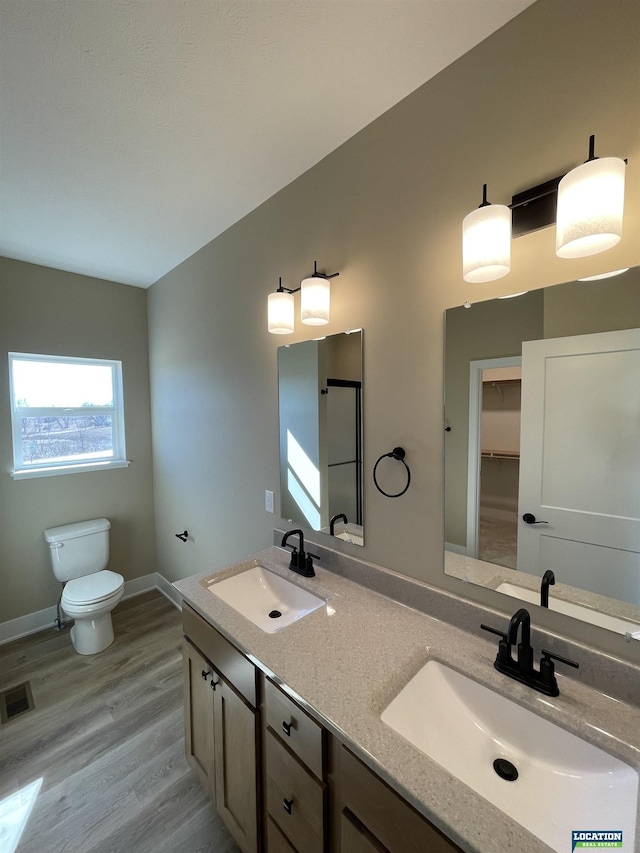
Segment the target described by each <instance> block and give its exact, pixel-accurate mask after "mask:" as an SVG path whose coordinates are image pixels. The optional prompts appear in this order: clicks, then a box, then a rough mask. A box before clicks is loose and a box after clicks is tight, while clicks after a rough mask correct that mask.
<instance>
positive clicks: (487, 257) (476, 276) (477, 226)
mask: <svg viewBox="0 0 640 853" xmlns="http://www.w3.org/2000/svg"><path fill="white" fill-rule="evenodd" d="M510 269H511V211H510V210H509V208H508V207H507V206H506V205H504V204H486V205H483V206H482V207H479V208H478V209H477V210H473V211H472V212H471V213H470V214H469V215H468V216H465V218H464V221H463V223H462V275H463V278H464V280H465V281H470V282H472V283H474V284H481V283H482V282H485V281H495V279H497V278H502V276H503V275H506V274H507V273H508V272H509V270H510Z"/></svg>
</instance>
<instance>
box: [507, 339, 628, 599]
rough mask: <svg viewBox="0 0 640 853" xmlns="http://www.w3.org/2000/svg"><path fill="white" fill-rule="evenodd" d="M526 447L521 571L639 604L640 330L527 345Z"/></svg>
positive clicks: (523, 432) (521, 505) (522, 480)
mask: <svg viewBox="0 0 640 853" xmlns="http://www.w3.org/2000/svg"><path fill="white" fill-rule="evenodd" d="M520 446H521V458H520V488H519V499H518V510H519V515H520V519H519V524H518V569H519V570H520V571H526V572H531V573H532V574H537V575H541V574H542V573H543V572H544V571H545V570H546V569H553V571H554V572H555V574H556V580H557V581H558V582H560V583H567V584H570V585H572V586H577V587H580V588H582V589H587V590H590V591H592V592H595V593H599V594H601V595H607V596H610V597H613V598H619V599H622V600H625V601H628V602H631V603H634V604H640V329H627V330H624V331H619V332H603V333H599V334H593V335H582V336H578V337H570V338H552V339H549V340H541V341H529V342H525V343H524V344H523V349H522V426H521V442H520ZM524 513H531V514H532V515H534V516H535V517H536V520H537V521H538V522H546V523H538V524H526V523H525V522H524V521H523V520H522V516H523V515H524Z"/></svg>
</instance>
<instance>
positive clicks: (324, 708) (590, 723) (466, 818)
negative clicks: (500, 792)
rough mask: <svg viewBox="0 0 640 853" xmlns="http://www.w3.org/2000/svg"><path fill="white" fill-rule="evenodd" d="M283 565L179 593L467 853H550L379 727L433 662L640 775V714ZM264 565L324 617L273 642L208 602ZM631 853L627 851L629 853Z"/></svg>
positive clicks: (193, 582) (182, 587) (639, 843)
mask: <svg viewBox="0 0 640 853" xmlns="http://www.w3.org/2000/svg"><path fill="white" fill-rule="evenodd" d="M288 561H289V553H288V552H285V551H283V550H282V549H280V548H277V547H272V548H268V549H266V550H264V551H261V552H259V553H258V554H255V555H253V556H252V557H251V558H249V559H247V560H246V561H243V562H242V563H238V564H236V565H234V566H231V567H228V568H225V569H221V570H218V571H216V572H211V571H210V572H205V573H203V574H201V575H196V576H193V577H190V578H187V579H185V580H182V581H178V582H176V583H175V584H174V586H175V588H176V589H177V590H178V591H179V592H180V593H181V594H182V596H183V597H184V599H185V600H186V601H187V602H188V603H189V604H190V605H191V606H192V607H193V608H194V609H195V610H197V611H198V612H199V613H200V614H201V615H202V616H203V617H205V618H206V619H207V620H208V621H209V622H210V623H211V624H212V625H214V626H215V627H216V628H217V629H218V630H220V631H221V633H223V634H224V635H225V636H226V637H228V638H229V639H230V640H231V641H232V642H233V643H234V644H235V645H236V646H237V647H238V648H239V649H240V650H241V651H243V652H244V653H245V654H246V655H247V656H248V657H249V658H250V659H251V660H252V661H253V662H254V663H255V664H256V665H257V666H258V667H260V668H261V669H262V670H263V671H264V672H266V673H267V674H268V675H272V676H274V677H275V678H276V680H277V681H278V682H279V683H281V684H282V685H283V688H284V689H285V690H286V691H287V692H289V693H290V695H292V696H293V697H294V698H295V699H297V700H298V701H299V702H300V703H301V704H302V705H303V706H304V707H306V708H307V709H308V710H309V711H310V712H311V713H312V714H313V715H314V716H315V717H316V718H317V719H318V720H319V721H320V722H321V723H322V724H323V725H325V726H326V727H327V728H328V729H329V730H330V731H332V732H333V733H334V734H336V735H338V736H339V737H340V738H341V739H343V740H345V741H346V742H348V744H349V745H350V746H352V748H353V749H354V751H355V752H356V753H358V754H359V755H360V756H361V757H362V758H363V759H364V760H365V761H366V762H367V763H368V764H369V765H370V766H371V767H372V768H373V769H374V770H375V771H377V772H378V773H379V774H380V775H381V776H382V777H383V778H384V779H386V780H387V781H388V782H389V783H390V784H391V786H392V787H394V788H395V789H396V790H398V791H399V793H400V794H401V795H402V796H404V797H405V798H406V799H407V800H408V801H409V802H410V803H412V804H413V805H414V806H415V807H416V808H417V809H418V810H419V811H420V812H421V813H422V814H423V815H425V817H427V818H428V819H429V820H430V821H431V822H432V823H433V824H435V826H437V827H438V828H440V829H441V830H442V831H443V832H444V833H445V835H447V836H448V837H449V838H450V839H451V840H452V841H453V842H454V843H456V844H458V845H459V846H460V847H461V848H462V849H463V850H465V851H468V853H497V851H500V853H543V851H549V850H550V848H549V847H547V845H545V844H543V843H542V842H541V841H540V840H538V839H537V838H536V837H535V836H533V835H531V834H530V833H529V832H527V831H526V830H525V829H523V828H522V827H521V826H520V825H519V824H517V823H515V822H514V821H513V820H511V819H510V818H508V817H507V816H506V815H504V814H503V813H502V812H501V811H499V810H498V809H497V808H495V807H494V806H493V805H491V804H490V803H489V802H487V801H486V800H484V799H483V798H482V797H480V796H478V795H477V794H476V793H475V792H474V791H473V790H471V789H470V788H468V787H467V786H466V785H464V784H463V783H461V782H459V781H458V780H457V779H456V778H454V777H453V776H451V775H450V774H449V773H448V772H447V771H446V770H444V769H443V768H442V767H440V766H439V765H438V764H436V763H435V762H434V761H432V760H431V759H429V758H428V757H427V756H426V755H424V754H423V753H422V752H420V751H419V750H417V749H416V748H415V747H413V746H412V745H411V744H410V743H408V742H407V741H406V740H405V739H404V738H402V737H401V736H400V735H398V734H396V733H395V732H394V731H393V730H392V729H390V728H389V727H388V726H386V725H385V724H384V723H383V722H382V721H381V719H380V715H381V713H382V711H383V710H384V709H385V708H386V706H387V705H388V704H389V702H390V701H391V700H392V699H393V698H394V697H395V696H396V694H397V693H398V692H399V691H400V690H401V689H402V688H403V687H404V686H405V684H406V683H407V682H408V681H409V680H410V679H411V678H412V677H413V676H414V675H415V673H416V672H417V671H418V670H419V669H421V668H422V666H423V665H424V664H425V663H426V662H427V661H428V660H429V659H436V660H440V661H442V662H444V663H447V664H448V665H449V666H451V667H453V668H454V669H458V670H460V671H461V672H463V673H465V674H466V675H469V676H471V677H472V678H474V679H476V680H477V681H479V682H481V683H483V684H485V685H487V686H489V687H491V688H492V689H493V690H495V691H497V692H498V693H501V694H502V695H504V696H507V697H508V698H511V699H513V700H515V701H516V702H518V703H520V704H522V705H523V706H525V707H528V708H530V709H531V710H533V711H535V712H536V713H537V714H539V715H540V716H542V717H545V718H547V719H550V720H552V721H553V722H554V723H556V724H558V725H560V726H562V727H563V728H565V729H568V730H569V731H572V732H574V733H575V734H577V735H578V736H580V737H582V738H583V739H585V740H588V741H589V742H591V743H593V744H594V745H596V746H599V747H601V748H602V749H604V750H606V751H607V752H609V753H610V754H612V755H615V756H616V757H617V758H620V759H621V760H622V761H625V762H626V763H628V764H630V765H632V766H633V767H635V768H638V769H640V708H638V707H637V706H635V705H631V704H627V703H625V702H622V701H620V700H619V699H614V698H611V697H609V696H607V695H605V694H603V693H600V692H598V691H597V690H594V689H593V688H590V687H587V686H585V685H583V684H580V683H579V682H577V681H575V680H573V679H571V678H567V677H563V676H562V674H561V673H558V683H559V686H560V696H559V697H557V698H549V697H546V696H543V695H542V694H539V693H537V692H536V691H534V690H531V689H530V688H528V687H525V686H523V685H520V684H518V683H517V682H515V681H513V680H511V679H509V678H506V677H505V676H503V675H501V674H500V673H498V672H497V671H496V670H495V669H494V668H493V661H494V659H495V654H496V642H494V641H493V639H486V640H485V639H484V638H483V637H480V638H479V637H478V636H474V635H473V634H470V633H467V632H466V631H463V630H461V629H460V628H457V627H453V626H452V625H450V624H447V623H446V622H443V621H441V620H438V619H435V618H433V617H431V616H429V615H426V614H425V613H421V612H419V611H417V610H413V609H412V608H410V607H406V606H404V605H402V604H399V603H397V602H396V601H394V600H392V599H390V598H387V597H385V596H383V595H380V594H378V593H376V592H372V591H371V590H369V589H366V588H365V587H363V586H360V585H358V584H357V583H354V582H353V581H351V580H348V579H346V578H344V577H341V576H340V575H339V574H336V573H334V572H329V571H326V570H324V569H321V568H320V567H318V566H316V577H315V578H311V579H306V578H302V577H299V576H297V575H294V574H293V573H292V572H290V571H289V569H288V568H287V566H288ZM257 563H259V564H261V565H263V566H264V567H265V568H267V569H270V570H271V571H273V572H276V573H277V574H280V575H282V576H283V577H286V578H287V580H290V581H293V582H294V583H297V584H298V585H299V586H301V587H303V588H305V589H308V590H310V591H312V592H314V593H315V594H316V595H319V596H321V597H322V598H324V599H325V601H326V602H327V605H326V607H323V608H320V609H319V610H316V611H315V612H314V613H311V614H310V615H308V616H305V617H304V618H303V619H301V620H299V621H298V622H295V623H294V624H292V625H290V626H288V627H287V628H285V629H283V630H282V631H280V632H278V633H275V634H267V633H265V632H264V631H262V630H261V629H260V628H258V627H256V626H255V625H253V623H252V622H250V621H249V620H247V619H245V618H244V617H243V616H241V615H240V614H238V613H237V612H236V611H235V610H234V609H233V608H232V607H230V606H229V605H227V604H225V603H224V602H223V601H221V600H220V599H218V598H217V597H216V596H215V595H212V593H211V592H210V591H209V589H208V584H207V581H209V582H210V581H211V580H212V579H222V578H223V577H227V576H230V575H233V574H237V573H239V572H241V571H244V570H245V569H247V568H250V567H251V566H253V565H256V564H257ZM474 627H475V626H474ZM638 824H640V820H637V821H636V844H635V848H633V849H635V850H640V826H638ZM592 828H593V827H575V829H592ZM631 849H632V848H630V847H628V846H627V844H625V848H624V850H625V851H627V850H628V851H629V853H630V851H631ZM567 851H568V853H569V851H570V841H569V842H568V844H567Z"/></svg>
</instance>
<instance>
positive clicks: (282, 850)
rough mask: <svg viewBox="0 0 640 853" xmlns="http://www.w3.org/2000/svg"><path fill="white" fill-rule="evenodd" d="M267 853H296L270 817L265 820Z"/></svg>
mask: <svg viewBox="0 0 640 853" xmlns="http://www.w3.org/2000/svg"><path fill="white" fill-rule="evenodd" d="M267 853H297V851H296V848H295V847H292V846H291V845H290V844H289V842H288V841H287V839H286V836H284V835H283V834H282V832H281V831H280V829H279V827H278V824H277V823H275V822H274V820H273V818H271V817H268V818H267Z"/></svg>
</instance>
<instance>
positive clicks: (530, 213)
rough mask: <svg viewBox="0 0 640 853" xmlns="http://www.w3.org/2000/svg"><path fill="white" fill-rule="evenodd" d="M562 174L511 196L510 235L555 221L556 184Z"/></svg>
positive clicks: (517, 235)
mask: <svg viewBox="0 0 640 853" xmlns="http://www.w3.org/2000/svg"><path fill="white" fill-rule="evenodd" d="M563 178H564V175H558V177H557V178H552V179H551V180H550V181H545V182H544V183H543V184H538V185H537V186H535V187H530V188H529V189H527V190H523V191H522V192H520V193H517V194H516V195H514V196H512V198H511V204H510V205H509V207H510V208H511V236H512V237H522V236H523V235H524V234H531V233H532V232H533V231H539V230H540V229H541V228H546V227H547V226H548V225H553V224H554V222H555V221H556V206H557V201H558V184H559V183H560V181H561V180H562V179H563Z"/></svg>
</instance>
